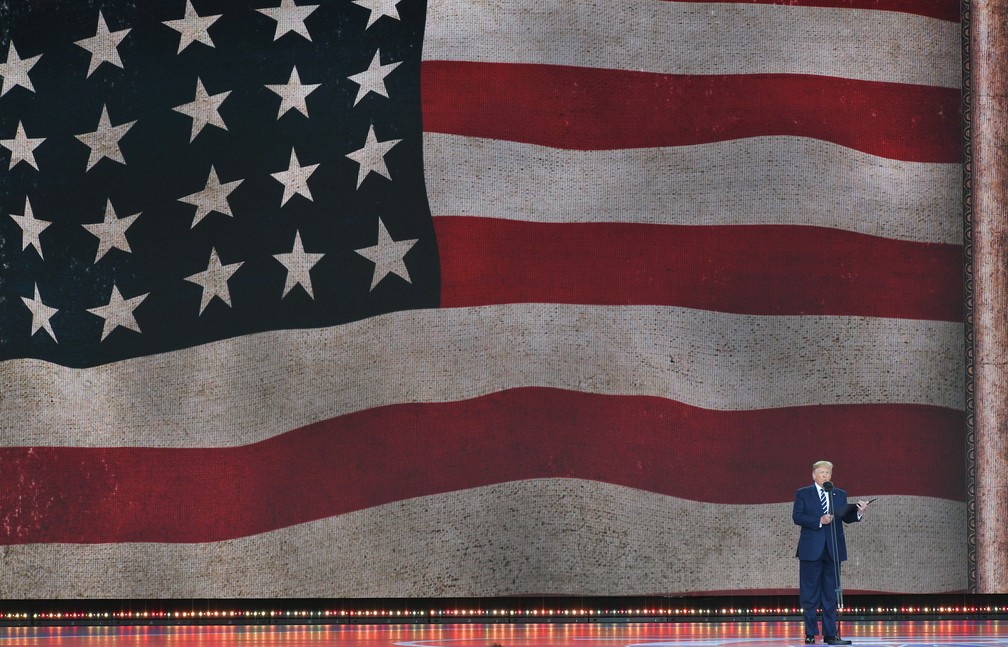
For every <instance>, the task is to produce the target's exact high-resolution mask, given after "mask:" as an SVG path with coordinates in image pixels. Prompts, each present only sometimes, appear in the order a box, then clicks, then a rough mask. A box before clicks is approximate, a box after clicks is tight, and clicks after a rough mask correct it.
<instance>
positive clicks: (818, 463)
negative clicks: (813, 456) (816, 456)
mask: <svg viewBox="0 0 1008 647" xmlns="http://www.w3.org/2000/svg"><path fill="white" fill-rule="evenodd" d="M820 467H828V468H830V471H831V472H832V471H833V463H831V462H829V461H816V462H814V463H812V471H813V472H814V471H816V470H817V469H819V468H820Z"/></svg>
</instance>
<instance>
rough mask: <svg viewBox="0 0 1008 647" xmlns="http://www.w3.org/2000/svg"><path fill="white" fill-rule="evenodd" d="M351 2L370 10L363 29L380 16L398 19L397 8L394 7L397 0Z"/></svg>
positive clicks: (357, 0) (355, 0)
mask: <svg viewBox="0 0 1008 647" xmlns="http://www.w3.org/2000/svg"><path fill="white" fill-rule="evenodd" d="M353 3H354V4H356V5H360V6H362V7H364V8H365V9H368V10H370V11H371V15H370V16H368V21H367V26H366V27H364V29H367V28H368V27H370V26H371V25H373V24H375V22H376V21H377V20H378V19H379V18H381V17H382V16H388V17H389V18H392V19H395V20H399V10H398V9H396V5H397V4H399V0H353Z"/></svg>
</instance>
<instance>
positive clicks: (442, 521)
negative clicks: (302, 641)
mask: <svg viewBox="0 0 1008 647" xmlns="http://www.w3.org/2000/svg"><path fill="white" fill-rule="evenodd" d="M782 494H784V495H785V496H789V495H790V493H782ZM868 494H870V493H866V494H865V495H866V496H867V495H868ZM873 507H875V508H876V509H875V511H874V512H869V513H868V515H867V518H866V520H865V521H864V522H862V523H860V524H854V525H848V526H847V533H846V534H847V545H848V550H849V552H850V561H849V562H847V564H846V567H845V570H844V588H845V589H846V590H847V591H858V590H864V591H898V592H905V593H935V592H946V591H958V590H962V589H964V588H965V586H966V541H965V537H964V536H963V528H964V527H965V524H966V504H965V503H961V502H954V501H946V500H942V499H931V498H924V497H907V496H890V497H884V498H882V499H880V500H879V501H878V502H877V503H875V504H874V506H873ZM908 536H910V537H914V538H915V539H914V541H912V542H905V541H904V539H905V538H906V537H908ZM797 538H798V528H797V527H796V526H795V525H794V524H792V522H791V502H790V501H787V502H782V503H774V504H765V505H746V506H735V505H715V504H709V503H700V502H696V501H689V500H684V499H677V498H674V497H668V496H662V495H658V494H653V493H650V492H644V491H641V490H634V489H630V488H625V487H618V486H614V485H608V484H605V483H598V482H590V481H578V480H566V479H543V480H533V481H518V482H512V483H503V484H500V485H494V486H489V487H483V488H476V489H471V490H462V491H458V492H451V493H448V494H442V495H436V496H428V497H420V498H415V499H408V500H404V501H398V502H396V503H391V504H388V505H382V506H378V507H374V508H370V509H368V510H362V511H360V512H353V513H349V514H345V515H342V516H340V517H336V518H330V519H324V520H320V521H316V522H312V523H306V524H302V525H299V526H293V527H289V528H284V529H281V530H276V531H273V532H267V533H263V534H261V535H256V536H252V537H246V538H242V539H236V540H229V541H222V542H215V543H205V544H155V543H139V544H91V545H79V544H34V545H15V546H6V547H4V563H5V567H6V569H7V570H8V572H13V573H18V577H16V578H15V577H5V578H3V579H2V580H0V596H2V597H3V598H5V599H14V598H53V597H60V598H76V597H99V598H102V597H106V598H164V597H174V598H207V597H210V598H236V597H308V596H310V597H336V598H339V597H376V598H385V597H388V598H393V597H443V596H461V597H477V596H480V597H485V596H507V595H523V594H546V595H550V594H555V595H605V596H613V595H617V596H618V595H642V594H663V593H667V592H669V591H676V592H694V591H695V592H702V591H718V590H721V591H724V590H746V589H753V590H760V589H762V590H767V589H772V590H781V589H795V588H797V578H798V563H797V560H796V559H795V557H794V554H795V546H796V545H797ZM755 556H758V558H757V557H755ZM911 564H912V565H913V566H912V567H911V566H909V565H911ZM588 565H590V568H588V567H587V566H588ZM222 572H223V573H227V577H222V576H221V573H222ZM109 573H114V574H115V577H109ZM278 574H283V577H280V576H278Z"/></svg>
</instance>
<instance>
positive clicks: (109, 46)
mask: <svg viewBox="0 0 1008 647" xmlns="http://www.w3.org/2000/svg"><path fill="white" fill-rule="evenodd" d="M129 33H130V30H129V29H121V30H119V31H117V32H110V31H109V28H108V25H106V24H105V17H104V16H102V13H101V11H99V12H98V27H97V29H95V35H94V36H92V37H91V38H84V39H81V40H78V41H76V42H75V43H74V44H75V45H77V46H78V47H81V48H83V49H86V50H87V51H88V52H90V53H91V64H90V65H89V66H88V72H87V76H91V74H92V73H93V72H94V71H95V70H97V69H98V66H99V65H101V64H102V63H111V64H112V65H115V66H116V67H119V68H121V67H122V66H123V64H122V59H120V58H119V50H118V49H117V48H118V47H119V43H121V42H122V39H123V38H126V35H127V34H129Z"/></svg>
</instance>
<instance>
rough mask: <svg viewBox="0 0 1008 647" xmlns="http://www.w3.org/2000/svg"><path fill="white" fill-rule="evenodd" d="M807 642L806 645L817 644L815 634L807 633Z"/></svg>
mask: <svg viewBox="0 0 1008 647" xmlns="http://www.w3.org/2000/svg"><path fill="white" fill-rule="evenodd" d="M805 644H806V645H814V644H815V636H810V635H808V634H805Z"/></svg>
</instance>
